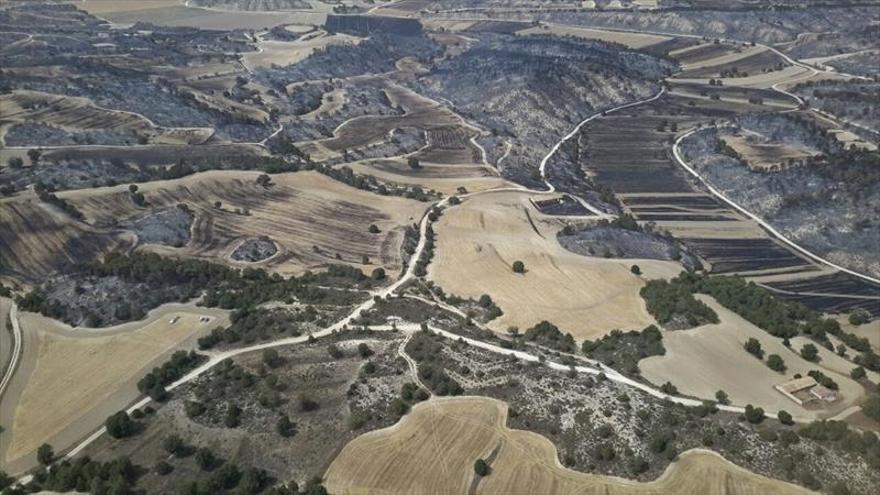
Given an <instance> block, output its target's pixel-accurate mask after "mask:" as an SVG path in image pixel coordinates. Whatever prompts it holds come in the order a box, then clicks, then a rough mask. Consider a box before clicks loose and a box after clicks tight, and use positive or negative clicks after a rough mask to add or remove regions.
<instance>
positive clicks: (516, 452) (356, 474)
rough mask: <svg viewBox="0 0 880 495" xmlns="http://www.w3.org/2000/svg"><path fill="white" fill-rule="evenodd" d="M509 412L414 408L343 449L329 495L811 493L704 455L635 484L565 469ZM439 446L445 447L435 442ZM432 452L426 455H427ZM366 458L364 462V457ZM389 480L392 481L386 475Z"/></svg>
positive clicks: (686, 457)
mask: <svg viewBox="0 0 880 495" xmlns="http://www.w3.org/2000/svg"><path fill="white" fill-rule="evenodd" d="M508 414H509V412H508V406H507V405H506V404H505V403H503V402H500V401H497V400H490V399H485V398H478V397H461V398H451V399H442V400H434V401H431V402H427V403H424V404H420V405H418V406H416V407H415V408H414V409H413V411H412V412H411V413H410V414H409V415H407V416H406V417H405V418H404V419H403V420H402V421H401V422H400V423H398V424H397V425H395V426H393V427H391V428H388V429H385V430H378V431H374V432H370V433H368V434H365V435H363V436H361V437H358V438H357V439H355V440H354V441H352V442H351V443H349V444H348V445H346V446H345V448H344V449H343V450H342V452H340V454H339V456H338V457H337V458H336V459H335V460H334V461H333V464H331V465H330V469H329V470H328V471H327V486H328V488H329V489H330V490H331V491H333V492H334V493H340V494H352V495H356V494H366V493H376V492H377V491H381V492H382V493H388V494H395V493H437V494H440V493H463V492H468V491H470V493H487V494H488V493H513V492H519V491H527V492H529V493H546V492H548V491H551V490H552V491H553V493H560V494H562V493H571V494H575V493H577V494H588V493H604V494H618V493H620V494H623V493H639V494H641V493H645V494H656V495H660V494H672V493H676V494H702V493H709V492H713V493H714V490H717V489H718V488H720V487H722V486H723V487H725V488H724V489H725V490H726V493H738V494H749V493H769V492H770V491H772V492H773V493H780V494H783V493H785V494H801V493H804V494H806V493H809V491H807V490H805V489H803V488H799V487H796V486H793V485H790V484H788V483H783V482H780V481H773V480H770V479H767V478H765V477H763V476H758V475H755V474H753V473H750V472H748V471H746V470H744V469H742V468H740V467H738V466H735V465H734V464H731V463H730V462H728V461H726V460H725V459H723V458H722V457H721V456H719V455H717V454H713V453H709V452H705V451H699V450H694V451H688V452H685V453H683V454H682V455H681V458H680V460H678V461H677V462H676V463H675V464H672V465H671V466H670V467H669V468H668V469H667V471H666V472H664V473H663V475H662V476H661V477H660V478H659V479H657V480H655V481H651V482H646V483H638V482H631V481H628V480H622V479H619V478H614V477H605V476H596V475H590V474H584V473H579V472H576V471H572V470H570V469H566V468H565V467H563V466H562V465H561V464H560V463H559V459H558V457H557V452H556V448H555V447H554V446H553V444H552V443H551V442H549V441H548V440H547V439H546V438H544V437H542V436H541V435H537V434H534V433H531V432H526V431H521V430H513V429H510V428H509V427H508V426H507V425H506V423H507V416H508ZM437 438H440V439H444V441H443V442H442V443H438V442H436V441H435V440H436V439H437ZM425 446H430V447H425ZM367 452H369V455H365V454H366V453H367ZM478 458H484V459H489V465H490V466H491V473H490V474H489V475H487V476H484V477H479V476H476V475H474V472H473V467H472V463H473V460H475V459H478ZM392 466H393V471H394V476H389V474H388V473H389V470H391V469H392Z"/></svg>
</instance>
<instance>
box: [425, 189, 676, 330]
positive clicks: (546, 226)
mask: <svg viewBox="0 0 880 495" xmlns="http://www.w3.org/2000/svg"><path fill="white" fill-rule="evenodd" d="M528 199H529V195H528V194H523V193H516V192H502V193H490V194H484V195H481V196H477V197H473V198H469V199H467V200H465V202H464V203H463V204H462V205H460V206H458V207H455V208H453V209H450V210H448V211H447V212H446V213H445V214H444V215H443V217H442V218H441V219H440V220H439V221H438V223H437V224H436V226H435V231H436V232H437V236H438V240H437V250H436V251H437V252H436V254H435V261H434V262H433V263H432V264H431V269H430V274H429V275H430V278H431V279H433V280H434V281H435V282H437V284H438V285H440V286H441V287H443V289H444V290H446V291H447V292H449V293H452V294H456V295H460V296H465V297H479V296H480V295H482V294H489V295H490V296H492V299H493V300H494V301H495V302H496V303H497V304H498V305H499V306H500V307H501V309H502V310H503V311H504V315H503V316H501V317H499V318H497V319H495V320H493V321H492V322H491V323H490V327H491V328H492V329H494V330H496V331H500V332H503V331H506V329H507V328H508V327H509V326H516V327H519V328H520V330H525V329H527V328H529V327H531V326H533V325H535V324H536V323H538V322H540V321H541V320H548V321H550V322H552V323H554V324H556V325H558V326H559V327H560V328H561V329H563V330H564V331H566V332H571V334H572V335H573V336H574V337H575V338H576V339H577V340H583V339H593V338H596V337H599V336H602V335H604V334H605V333H607V332H609V331H611V330H613V329H625V330H632V329H642V328H644V327H646V326H648V325H650V324H652V323H653V322H654V320H653V318H652V317H651V316H650V315H649V314H648V312H647V311H646V309H645V304H644V301H643V300H642V298H641V297H640V296H639V289H641V287H642V286H643V285H644V282H643V281H642V279H641V278H639V277H637V276H635V275H633V274H632V273H631V272H630V266H631V265H632V264H638V265H639V266H641V267H643V268H646V267H647V268H648V269H649V270H650V271H655V272H662V273H665V274H667V275H674V274H676V273H678V272H679V271H680V270H681V268H680V266H679V265H678V264H676V263H672V262H662V261H655V260H611V259H604V258H591V257H585V256H580V255H577V254H574V253H572V252H570V251H567V250H565V249H564V248H562V246H560V245H559V243H558V241H557V240H556V233H557V232H558V231H559V230H560V229H561V228H562V227H563V224H562V223H561V222H562V221H561V220H559V219H553V218H550V217H546V216H544V215H542V214H541V213H540V212H538V211H537V210H536V209H535V208H534V207H533V206H531V204H530V203H529V200H528ZM530 217H531V221H530ZM533 224H534V227H533ZM514 261H522V262H524V264H525V267H526V270H527V271H526V273H525V274H517V273H514V272H513V270H512V269H511V266H512V264H513V262H514ZM655 266H656V269H655Z"/></svg>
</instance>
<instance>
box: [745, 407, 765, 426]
mask: <svg viewBox="0 0 880 495" xmlns="http://www.w3.org/2000/svg"><path fill="white" fill-rule="evenodd" d="M745 417H746V421H748V422H749V423H753V424H758V423H760V422H762V421H764V417H765V416H764V410H763V409H761V408H760V407H755V406H753V405H751V404H748V405H746V411H745Z"/></svg>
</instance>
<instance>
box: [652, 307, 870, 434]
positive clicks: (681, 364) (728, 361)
mask: <svg viewBox="0 0 880 495" xmlns="http://www.w3.org/2000/svg"><path fill="white" fill-rule="evenodd" d="M697 297H698V298H699V299H700V300H702V301H704V302H705V303H706V304H708V305H709V306H710V307H711V308H712V309H713V310H715V312H716V313H718V316H719V318H720V320H721V321H720V323H718V324H709V325H703V326H701V327H697V328H694V329H690V330H676V331H665V332H664V334H663V345H664V347H665V348H666V354H665V355H663V356H651V357H648V358H646V359H643V360H642V361H640V362H639V369H640V370H641V372H642V376H644V377H645V378H646V379H648V380H649V381H651V382H652V383H656V384H662V383H666V382H667V381H670V382H672V384H673V385H675V386H676V387H677V388H678V390H679V391H680V392H681V393H683V394H685V395H692V396H695V397H714V396H715V392H716V391H718V390H724V391H725V392H727V394H728V396H729V397H730V400H731V402H733V403H734V404H738V405H745V404H753V405H755V406H759V407H763V408H766V409H768V410H773V411H778V410H780V409H782V410H785V411H789V412H790V413H792V414H793V415H795V416H796V417H803V418H820V417H830V416H833V415H834V414H836V413H838V412H840V411H842V410H844V409H846V408H847V407H849V406H851V405H853V404H856V403H858V401H859V399H860V398H861V397H862V395H863V394H864V390H863V389H862V386H861V385H859V384H858V383H856V382H855V381H853V380H851V379H850V378H849V376H848V375H849V370H850V369H852V368H853V367H855V365H854V364H851V363H848V364H847V365H842V364H841V363H839V362H837V361H836V360H832V359H831V358H829V359H828V360H823V361H821V362H819V363H818V364H817V363H810V362H807V361H805V360H804V359H802V358H801V357H800V355H798V354H797V352H798V351H800V348H801V346H802V345H803V344H804V343H806V342H807V341H806V339H801V338H794V339H791V348H790V349H789V348H787V347H785V346H784V345H782V340H781V339H778V338H776V337H773V336H772V335H770V334H769V333H767V332H765V331H763V330H761V329H760V328H758V327H756V326H755V325H753V324H751V323H750V322H748V321H746V320H745V319H743V318H742V317H741V316H739V315H737V314H736V313H734V312H732V311H730V310H728V309H727V308H725V307H724V306H721V305H720V304H718V303H717V302H716V301H715V300H714V299H713V298H711V297H709V296H705V295H698V296H697ZM749 338H756V339H758V341H759V342H761V346H762V348H763V349H764V352H765V353H766V355H769V354H778V355H779V356H780V357H782V359H783V360H784V361H785V365H786V367H787V370H786V371H785V373H778V372H776V371H773V370H771V369H770V368H769V367H767V365H766V363H765V362H761V361H759V360H758V359H757V358H755V357H754V356H752V355H751V354H749V353H748V352H746V351H745V349H744V348H743V345H744V344H745V342H746V341H747V340H748V339H749ZM801 340H803V342H801ZM818 347H820V352H821V351H822V350H825V349H824V348H821V346H818ZM828 354H832V353H830V352H829V353H828ZM823 356H824V354H823ZM835 357H837V358H838V359H840V360H843V358H840V357H839V356H835ZM765 361H766V356H765ZM829 365H830V366H829ZM843 368H846V369H843ZM815 369H818V370H821V371H822V372H823V373H825V374H826V375H828V376H830V377H832V379H833V380H834V381H836V382H837V384H838V385H839V386H840V394H841V396H842V397H841V400H839V401H837V402H835V403H833V404H831V405H830V406H829V407H827V408H814V407H809V408H805V407H802V406H799V405H797V404H795V403H794V402H793V401H791V400H790V399H787V398H786V397H785V396H783V395H782V394H780V393H779V392H777V391H776V390H775V389H774V388H773V385H777V384H780V383H783V382H785V381H787V380H790V379H791V378H792V376H793V375H794V374H795V373H800V374H801V375H803V376H806V375H807V372H809V371H810V370H815Z"/></svg>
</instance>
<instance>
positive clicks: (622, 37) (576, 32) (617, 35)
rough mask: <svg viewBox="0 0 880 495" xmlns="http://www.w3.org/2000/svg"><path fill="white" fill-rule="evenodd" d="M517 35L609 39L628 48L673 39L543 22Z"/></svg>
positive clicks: (608, 40)
mask: <svg viewBox="0 0 880 495" xmlns="http://www.w3.org/2000/svg"><path fill="white" fill-rule="evenodd" d="M516 34H517V35H520V36H529V35H541V36H546V35H553V36H564V37H569V36H571V37H574V38H581V39H587V40H599V41H607V42H609V43H620V44H621V45H624V46H626V47H628V48H635V49H640V48H645V47H648V46H652V45H657V44H659V43H663V42H664V41H669V40H670V39H672V38H671V37H669V36H660V35H656V34H643V33H627V32H623V31H606V30H602V29H589V28H582V27H576V26H566V25H562V24H552V23H551V24H542V25H540V26H534V27H529V28H527V29H523V30H521V31H517V33H516Z"/></svg>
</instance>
